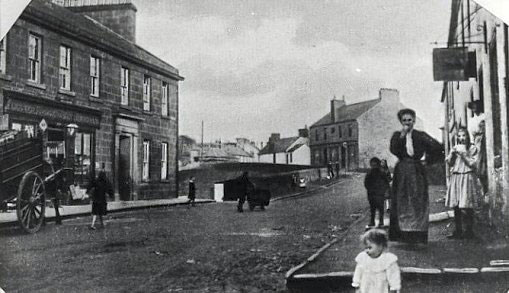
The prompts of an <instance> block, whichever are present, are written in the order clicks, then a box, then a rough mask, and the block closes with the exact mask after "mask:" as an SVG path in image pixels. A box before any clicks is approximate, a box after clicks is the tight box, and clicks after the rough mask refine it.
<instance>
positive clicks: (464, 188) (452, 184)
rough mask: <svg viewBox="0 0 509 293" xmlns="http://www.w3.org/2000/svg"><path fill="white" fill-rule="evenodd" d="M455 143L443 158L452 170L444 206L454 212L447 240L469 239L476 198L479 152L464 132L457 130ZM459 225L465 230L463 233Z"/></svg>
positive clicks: (464, 129) (471, 232) (472, 234)
mask: <svg viewBox="0 0 509 293" xmlns="http://www.w3.org/2000/svg"><path fill="white" fill-rule="evenodd" d="M456 140H457V144H456V145H455V146H454V147H452V148H451V151H450V153H449V155H448V156H447V157H446V161H447V163H448V164H449V165H450V166H451V167H452V169H451V177H450V180H449V186H448V187H447V197H446V201H445V205H446V206H447V207H449V208H453V209H454V224H455V231H454V233H453V234H451V235H449V238H453V239H461V238H473V237H474V233H473V222H474V206H475V199H476V195H477V194H478V189H477V184H476V180H477V177H476V175H475V173H474V166H475V163H476V161H477V156H478V154H479V152H478V150H477V148H476V147H475V146H474V145H473V144H471V142H470V138H469V135H468V131H467V129H466V128H463V127H461V128H459V130H458V133H457V137H456ZM463 219H464V223H463ZM463 224H465V226H466V227H465V228H466V230H465V232H463Z"/></svg>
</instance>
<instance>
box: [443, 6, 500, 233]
mask: <svg viewBox="0 0 509 293" xmlns="http://www.w3.org/2000/svg"><path fill="white" fill-rule="evenodd" d="M451 6H452V8H451V15H450V27H449V36H448V45H447V48H440V49H441V50H446V51H448V52H452V53H454V54H453V55H451V57H450V60H445V61H446V62H444V64H446V65H447V67H445V68H442V69H443V72H440V71H438V72H437V73H453V74H448V76H446V78H439V77H438V75H437V74H436V75H435V79H436V80H442V81H443V92H442V96H441V101H442V103H443V105H444V109H445V111H444V114H445V119H444V121H446V123H444V128H443V130H444V135H443V136H444V138H445V142H446V144H445V146H446V151H447V150H448V149H450V147H451V146H452V145H453V144H454V138H455V134H456V132H457V129H458V127H459V126H463V127H467V128H468V129H469V131H470V130H471V129H472V128H474V129H475V128H476V125H475V124H476V123H477V124H478V123H479V120H478V117H476V115H475V113H474V111H473V109H471V108H472V107H469V106H471V105H473V104H479V105H480V106H481V112H483V113H482V114H481V115H479V117H480V116H483V117H484V120H485V144H486V165H487V174H486V175H487V177H488V178H487V179H488V180H487V181H488V184H487V185H488V186H487V190H488V193H487V198H486V199H487V201H488V202H489V217H490V221H491V222H492V223H491V224H494V225H495V226H496V227H497V229H498V228H503V227H505V228H506V229H507V228H509V225H508V223H509V205H508V203H509V126H508V125H509V111H508V109H509V108H508V107H509V102H508V97H509V92H508V90H509V88H508V83H507V81H508V78H509V57H508V56H509V45H508V44H509V37H508V26H507V24H505V23H504V22H503V21H502V20H501V19H499V18H497V17H496V16H495V15H493V14H492V13H491V12H489V11H488V10H486V9H485V8H483V7H482V6H480V5H478V4H477V3H476V2H474V1H460V0H453V1H452V2H451ZM454 55H455V56H456V57H454ZM462 56H467V58H464V60H468V62H467V63H466V68H464V70H460V71H458V70H457V69H458V68H453V67H451V66H454V65H455V64H459V65H461V64H462V63H461V62H460V63H458V62H457V60H459V59H461V58H462ZM453 58H454V59H453ZM436 65H437V64H435V67H437V66H436ZM435 70H436V68H435ZM471 133H472V132H471Z"/></svg>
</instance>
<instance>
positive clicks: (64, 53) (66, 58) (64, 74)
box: [59, 46, 71, 91]
mask: <svg viewBox="0 0 509 293" xmlns="http://www.w3.org/2000/svg"><path fill="white" fill-rule="evenodd" d="M59 77H60V88H61V89H64V90H68V91H70V90H71V48H69V47H67V46H60V71H59Z"/></svg>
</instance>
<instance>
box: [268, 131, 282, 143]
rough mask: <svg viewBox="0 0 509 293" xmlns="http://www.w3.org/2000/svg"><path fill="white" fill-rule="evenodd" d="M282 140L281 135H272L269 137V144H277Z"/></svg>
mask: <svg viewBox="0 0 509 293" xmlns="http://www.w3.org/2000/svg"><path fill="white" fill-rule="evenodd" d="M280 139H281V134H279V133H272V134H271V135H270V137H269V143H271V142H276V141H278V140H280Z"/></svg>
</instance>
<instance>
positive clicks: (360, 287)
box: [352, 229, 401, 293]
mask: <svg viewBox="0 0 509 293" xmlns="http://www.w3.org/2000/svg"><path fill="white" fill-rule="evenodd" d="M361 241H362V243H363V245H364V246H365V248H366V249H365V250H364V251H362V252H361V253H359V254H358V255H357V257H356V258H355V262H356V263H357V264H356V266H355V272H354V275H353V282H352V286H353V287H354V288H355V292H356V293H386V292H399V291H400V290H401V273H400V270H399V266H398V257H397V256H396V255H394V254H393V253H390V252H388V251H387V242H388V239H387V233H386V232H385V231H384V230H381V229H371V230H369V231H367V232H366V233H364V235H362V237H361Z"/></svg>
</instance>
